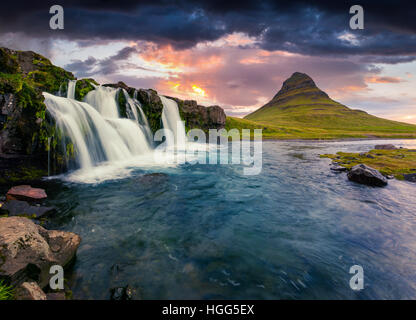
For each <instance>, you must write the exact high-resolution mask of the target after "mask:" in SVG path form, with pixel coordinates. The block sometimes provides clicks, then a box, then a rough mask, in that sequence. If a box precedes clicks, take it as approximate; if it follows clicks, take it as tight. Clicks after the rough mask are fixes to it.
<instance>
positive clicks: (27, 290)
mask: <svg viewBox="0 0 416 320" xmlns="http://www.w3.org/2000/svg"><path fill="white" fill-rule="evenodd" d="M15 299H16V300H47V299H46V294H45V293H44V292H43V291H42V289H41V288H40V287H39V285H38V284H37V283H36V282H34V281H31V282H23V283H22V284H21V285H19V286H18V287H17V288H16V292H15Z"/></svg>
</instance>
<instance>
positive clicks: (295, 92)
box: [226, 72, 416, 139]
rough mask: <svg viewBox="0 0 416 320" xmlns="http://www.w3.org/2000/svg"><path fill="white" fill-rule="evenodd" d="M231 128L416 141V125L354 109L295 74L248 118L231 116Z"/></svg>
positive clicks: (285, 135) (268, 134) (287, 135)
mask: <svg viewBox="0 0 416 320" xmlns="http://www.w3.org/2000/svg"><path fill="white" fill-rule="evenodd" d="M226 128H227V129H230V128H237V129H241V128H247V129H254V128H262V129H263V137H264V138H275V139H336V138H416V125H411V124H407V123H402V122H397V121H391V120H386V119H382V118H378V117H375V116H372V115H370V114H368V113H366V112H364V111H361V110H352V109H350V108H348V107H346V106H344V105H342V104H340V103H338V102H336V101H334V100H332V99H331V98H330V97H329V96H328V95H327V94H326V93H325V92H323V91H322V90H320V89H319V88H318V87H317V86H316V85H315V83H314V81H313V80H312V79H311V78H310V77H309V76H308V75H306V74H303V73H299V72H295V73H294V74H293V75H292V76H291V77H290V78H289V79H287V80H286V81H285V82H284V83H283V86H282V89H281V90H280V91H279V92H278V93H277V94H276V95H275V96H274V97H273V99H272V100H271V101H270V102H268V103H267V104H265V105H264V106H263V107H261V108H260V109H258V110H256V111H255V112H253V113H251V114H249V115H247V116H246V117H245V118H244V119H238V118H232V117H227V125H226Z"/></svg>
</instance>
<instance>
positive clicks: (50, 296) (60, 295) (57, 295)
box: [46, 292, 66, 300]
mask: <svg viewBox="0 0 416 320" xmlns="http://www.w3.org/2000/svg"><path fill="white" fill-rule="evenodd" d="M46 298H47V300H66V298H65V292H50V293H47V294H46Z"/></svg>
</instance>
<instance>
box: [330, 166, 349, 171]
mask: <svg viewBox="0 0 416 320" xmlns="http://www.w3.org/2000/svg"><path fill="white" fill-rule="evenodd" d="M330 169H331V170H332V171H335V172H344V171H347V168H345V167H342V166H338V165H332V166H331V168H330Z"/></svg>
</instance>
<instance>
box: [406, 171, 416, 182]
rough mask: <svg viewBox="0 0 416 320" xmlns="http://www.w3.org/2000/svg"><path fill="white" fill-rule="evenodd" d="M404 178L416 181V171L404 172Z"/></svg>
mask: <svg viewBox="0 0 416 320" xmlns="http://www.w3.org/2000/svg"><path fill="white" fill-rule="evenodd" d="M403 178H404V180H406V181H410V182H416V173H409V174H404V175H403Z"/></svg>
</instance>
